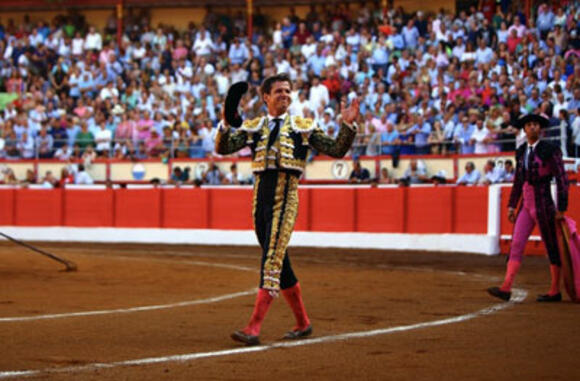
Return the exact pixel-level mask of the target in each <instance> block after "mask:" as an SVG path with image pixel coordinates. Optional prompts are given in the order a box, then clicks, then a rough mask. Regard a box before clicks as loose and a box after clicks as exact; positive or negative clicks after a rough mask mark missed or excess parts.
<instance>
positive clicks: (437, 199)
mask: <svg viewBox="0 0 580 381" xmlns="http://www.w3.org/2000/svg"><path fill="white" fill-rule="evenodd" d="M453 189H454V188H451V187H435V188H431V187H429V188H407V202H406V210H407V218H406V228H405V232H406V233H422V234H426V233H451V232H452V228H453V209H454V207H453V205H454V203H453ZM486 219H487V217H486Z"/></svg>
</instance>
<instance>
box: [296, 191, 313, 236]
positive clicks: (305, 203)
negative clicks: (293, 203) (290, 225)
mask: <svg viewBox="0 0 580 381" xmlns="http://www.w3.org/2000/svg"><path fill="white" fill-rule="evenodd" d="M298 200H299V201H298V217H297V218H296V224H295V225H294V230H301V231H308V230H310V218H311V217H310V189H308V188H298Z"/></svg>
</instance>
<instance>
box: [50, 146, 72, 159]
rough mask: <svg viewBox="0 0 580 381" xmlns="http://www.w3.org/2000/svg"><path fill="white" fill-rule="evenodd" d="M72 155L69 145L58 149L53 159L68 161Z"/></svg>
mask: <svg viewBox="0 0 580 381" xmlns="http://www.w3.org/2000/svg"><path fill="white" fill-rule="evenodd" d="M72 155H73V151H72V149H71V148H70V146H69V145H67V144H65V145H63V146H62V147H60V148H58V149H57V150H56V152H55V153H54V156H53V157H54V158H55V159H58V160H68V159H70V158H71V156H72Z"/></svg>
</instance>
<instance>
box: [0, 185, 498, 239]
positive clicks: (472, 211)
mask: <svg viewBox="0 0 580 381" xmlns="http://www.w3.org/2000/svg"><path fill="white" fill-rule="evenodd" d="M299 192H300V193H299V197H300V208H299V211H298V220H297V222H296V230H301V231H326V232H375V233H474V234H486V233H487V188H486V187H429V188H351V187H344V188H340V187H337V188H324V187H320V188H317V187H312V188H308V187H304V188H301V189H300V191H299ZM251 208H252V190H251V189H249V188H221V189H220V188H174V189H165V188H156V189H114V190H113V189H104V190H79V189H65V190H61V189H57V190H37V189H0V224H1V225H15V226H80V227H148V228H192V229H252V216H251V213H252V210H251Z"/></svg>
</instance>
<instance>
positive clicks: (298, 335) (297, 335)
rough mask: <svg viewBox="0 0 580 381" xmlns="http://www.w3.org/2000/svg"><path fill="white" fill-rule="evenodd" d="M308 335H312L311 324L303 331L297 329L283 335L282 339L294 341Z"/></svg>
mask: <svg viewBox="0 0 580 381" xmlns="http://www.w3.org/2000/svg"><path fill="white" fill-rule="evenodd" d="M310 335H312V324H311V325H309V326H308V327H306V328H304V329H297V330H294V331H290V332H287V333H286V334H285V335H284V337H283V339H286V340H296V339H301V338H303V337H308V336H310Z"/></svg>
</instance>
